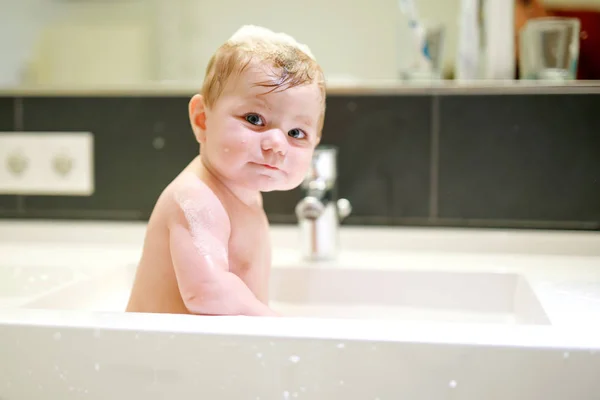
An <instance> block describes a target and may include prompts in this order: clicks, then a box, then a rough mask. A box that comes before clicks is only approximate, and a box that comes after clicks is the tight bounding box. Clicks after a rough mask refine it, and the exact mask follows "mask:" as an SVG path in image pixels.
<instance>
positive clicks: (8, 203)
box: [0, 97, 17, 217]
mask: <svg viewBox="0 0 600 400" xmlns="http://www.w3.org/2000/svg"><path fill="white" fill-rule="evenodd" d="M14 130H15V99H14V98H12V97H0V132H2V131H8V132H12V131H14ZM16 211H17V196H12V195H2V194H0V217H1V216H2V215H4V214H8V213H16Z"/></svg>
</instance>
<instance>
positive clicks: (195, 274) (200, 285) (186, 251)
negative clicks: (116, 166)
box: [127, 26, 325, 316]
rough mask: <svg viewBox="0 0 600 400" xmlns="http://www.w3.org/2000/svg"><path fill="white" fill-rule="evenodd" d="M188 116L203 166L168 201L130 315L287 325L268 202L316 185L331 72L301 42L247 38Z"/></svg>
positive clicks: (192, 167) (157, 213) (250, 31)
mask: <svg viewBox="0 0 600 400" xmlns="http://www.w3.org/2000/svg"><path fill="white" fill-rule="evenodd" d="M188 111H189V118H190V123H191V126H192V130H193V132H194V135H195V137H196V140H197V141H198V143H199V144H200V152H199V156H197V157H195V158H194V159H193V160H192V161H191V163H190V164H189V165H188V166H187V167H186V168H185V169H184V170H183V171H182V172H181V173H180V174H179V175H178V176H177V177H176V178H175V179H174V180H173V181H172V182H171V183H170V184H169V185H168V186H167V187H166V188H165V189H164V191H163V192H162V193H161V195H160V197H159V198H158V201H157V203H156V206H155V208H154V210H153V212H152V215H151V216H150V220H149V222H148V227H147V231H146V237H145V240H144V248H143V253H142V256H141V260H140V264H139V266H138V269H137V272H136V276H135V281H134V284H133V288H132V292H131V295H130V298H129V303H128V305H127V311H129V312H150V313H190V314H202V315H253V316H276V315H278V314H277V313H276V312H275V311H273V310H272V309H271V308H270V307H269V305H268V304H269V296H268V293H269V274H270V264H271V247H270V242H269V223H268V220H267V217H266V215H265V212H264V210H263V207H262V196H261V192H268V191H274V190H290V189H293V188H295V187H297V186H298V185H300V183H301V182H302V180H303V178H304V176H305V175H306V173H307V170H308V168H309V166H310V163H311V159H312V155H313V151H314V149H315V147H316V145H317V144H318V143H319V141H320V138H321V131H322V128H323V120H324V116H325V82H324V76H323V71H322V69H321V67H320V66H319V65H318V64H317V62H316V61H315V59H314V57H313V55H312V54H311V52H310V50H309V49H308V48H307V47H306V46H304V45H301V44H299V43H297V42H296V41H295V40H294V39H293V38H291V37H290V36H288V35H285V34H282V33H274V32H272V31H270V30H268V29H264V28H260V27H255V26H244V27H242V28H241V29H240V30H238V31H237V32H236V33H235V34H234V35H233V36H232V37H231V38H230V39H229V40H228V41H227V42H226V43H224V44H223V45H222V46H221V47H220V48H219V49H218V50H217V51H216V53H215V54H214V55H213V56H212V58H211V60H210V61H209V64H208V68H207V71H206V76H205V80H204V84H203V86H202V90H201V94H196V95H194V96H193V97H192V98H191V100H190V102H189V110H188Z"/></svg>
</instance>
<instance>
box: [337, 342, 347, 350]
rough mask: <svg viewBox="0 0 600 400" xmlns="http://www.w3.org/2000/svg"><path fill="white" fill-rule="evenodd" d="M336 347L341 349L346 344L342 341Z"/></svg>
mask: <svg viewBox="0 0 600 400" xmlns="http://www.w3.org/2000/svg"><path fill="white" fill-rule="evenodd" d="M336 347H337V348H338V349H343V348H344V347H346V345H345V344H344V343H338V345H337V346H336Z"/></svg>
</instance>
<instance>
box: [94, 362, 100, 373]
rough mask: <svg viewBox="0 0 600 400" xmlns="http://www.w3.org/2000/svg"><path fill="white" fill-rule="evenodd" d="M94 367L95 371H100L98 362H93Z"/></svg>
mask: <svg viewBox="0 0 600 400" xmlns="http://www.w3.org/2000/svg"><path fill="white" fill-rule="evenodd" d="M94 369H95V370H96V372H97V371H100V364H98V363H96V364H94Z"/></svg>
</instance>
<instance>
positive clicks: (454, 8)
mask: <svg viewBox="0 0 600 400" xmlns="http://www.w3.org/2000/svg"><path fill="white" fill-rule="evenodd" d="M468 3H471V8H469V7H468V5H469V4H468ZM496 3H497V4H496ZM0 4H1V9H2V10H3V12H2V13H1V14H0V51H2V63H1V64H0V87H11V88H14V87H20V86H27V87H32V86H33V87H35V86H48V85H50V86H55V87H69V88H73V87H83V86H85V87H91V88H93V87H106V86H107V85H108V86H111V85H132V86H136V85H138V86H139V85H144V86H148V85H150V86H151V85H159V86H160V85H171V84H176V85H182V86H191V87H198V86H199V85H200V82H201V81H202V79H203V75H204V69H205V66H206V64H207V62H208V59H209V57H210V55H211V54H212V52H213V51H214V50H215V48H216V47H217V46H218V45H219V44H220V43H222V42H223V41H225V40H226V39H227V38H228V37H229V36H230V35H231V34H232V33H233V32H234V31H235V30H236V29H237V28H238V27H239V26H241V25H242V24H248V23H251V24H257V25H263V26H266V27H268V28H271V29H273V30H277V31H285V32H287V33H289V34H291V35H292V36H294V37H295V38H297V39H298V40H299V41H301V42H303V43H306V44H308V45H309V46H310V47H311V49H312V50H313V52H314V53H315V55H316V56H317V58H318V60H319V61H320V63H321V64H322V66H323V68H324V70H325V73H326V75H327V79H328V80H329V82H330V84H343V83H347V82H394V83H395V82H402V81H406V80H423V79H425V80H431V79H435V80H437V79H444V80H454V79H458V78H461V76H462V79H466V80H469V81H470V82H471V83H473V84H478V83H484V82H486V80H487V81H489V79H502V80H504V81H505V80H506V79H509V80H512V79H519V78H520V77H522V76H520V75H519V67H518V66H519V57H518V51H519V50H518V49H519V47H520V46H519V38H518V37H519V35H518V33H519V32H520V31H521V29H523V28H524V27H525V26H526V23H527V21H529V20H531V19H533V18H539V17H547V16H559V17H567V18H577V19H579V20H580V31H579V49H578V54H577V57H576V59H577V61H578V63H577V65H576V68H577V71H576V74H575V78H576V79H578V80H598V79H600V61H599V57H598V52H597V51H594V48H598V47H600V44H598V43H600V0H514V7H512V4H509V2H508V1H507V0H471V1H468V0H444V1H439V0H377V1H370V0H357V1H356V2H355V3H353V5H352V6H349V4H348V3H347V1H342V0H326V1H325V2H324V1H323V0H307V1H303V2H291V3H290V2H281V1H274V0H257V1H255V2H253V3H252V4H253V5H252V7H251V8H249V6H248V5H247V3H246V2H240V0H221V1H208V0H169V1H167V0H122V1H95V0H87V1H67V0H20V1H12V0H0ZM473 7H479V12H477V10H475V9H474V8H473ZM487 15H493V18H489V17H487ZM413 19H414V21H417V22H418V24H417V25H414V23H412V21H413ZM415 26H423V30H422V31H418V32H423V34H422V35H420V36H419V35H418V34H417V33H416V32H417V30H415V29H414V27H415ZM510 27H513V29H512V32H511V29H509V28H510ZM478 32H479V35H477V33H478ZM461 37H466V38H478V41H477V43H475V44H474V42H475V40H474V39H467V40H464V41H461ZM415 38H421V39H420V40H422V41H421V42H419V39H415ZM423 38H424V39H423ZM419 43H427V44H428V47H427V54H428V56H429V61H430V66H429V69H428V70H427V72H426V73H424V72H423V70H422V69H420V67H419V68H415V65H420V64H419V62H422V61H423V59H422V57H423V55H422V54H421V53H422V52H420V50H419V49H420V47H419ZM477 49H479V50H477ZM486 51H488V52H489V53H490V54H491V53H494V54H495V56H494V57H496V58H495V59H493V58H489V57H487V56H485V54H486V53H485V52H486ZM477 55H478V56H479V61H480V62H479V64H478V67H477V68H476V70H472V71H471V72H469V68H471V69H473V68H472V65H471V66H469V63H470V62H471V61H472V60H470V59H469V57H475V56H477ZM461 61H462V64H461ZM428 65H429V64H428ZM459 65H462V67H460V70H459ZM465 71H467V72H465ZM482 71H483V72H482ZM486 71H487V72H486Z"/></svg>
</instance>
